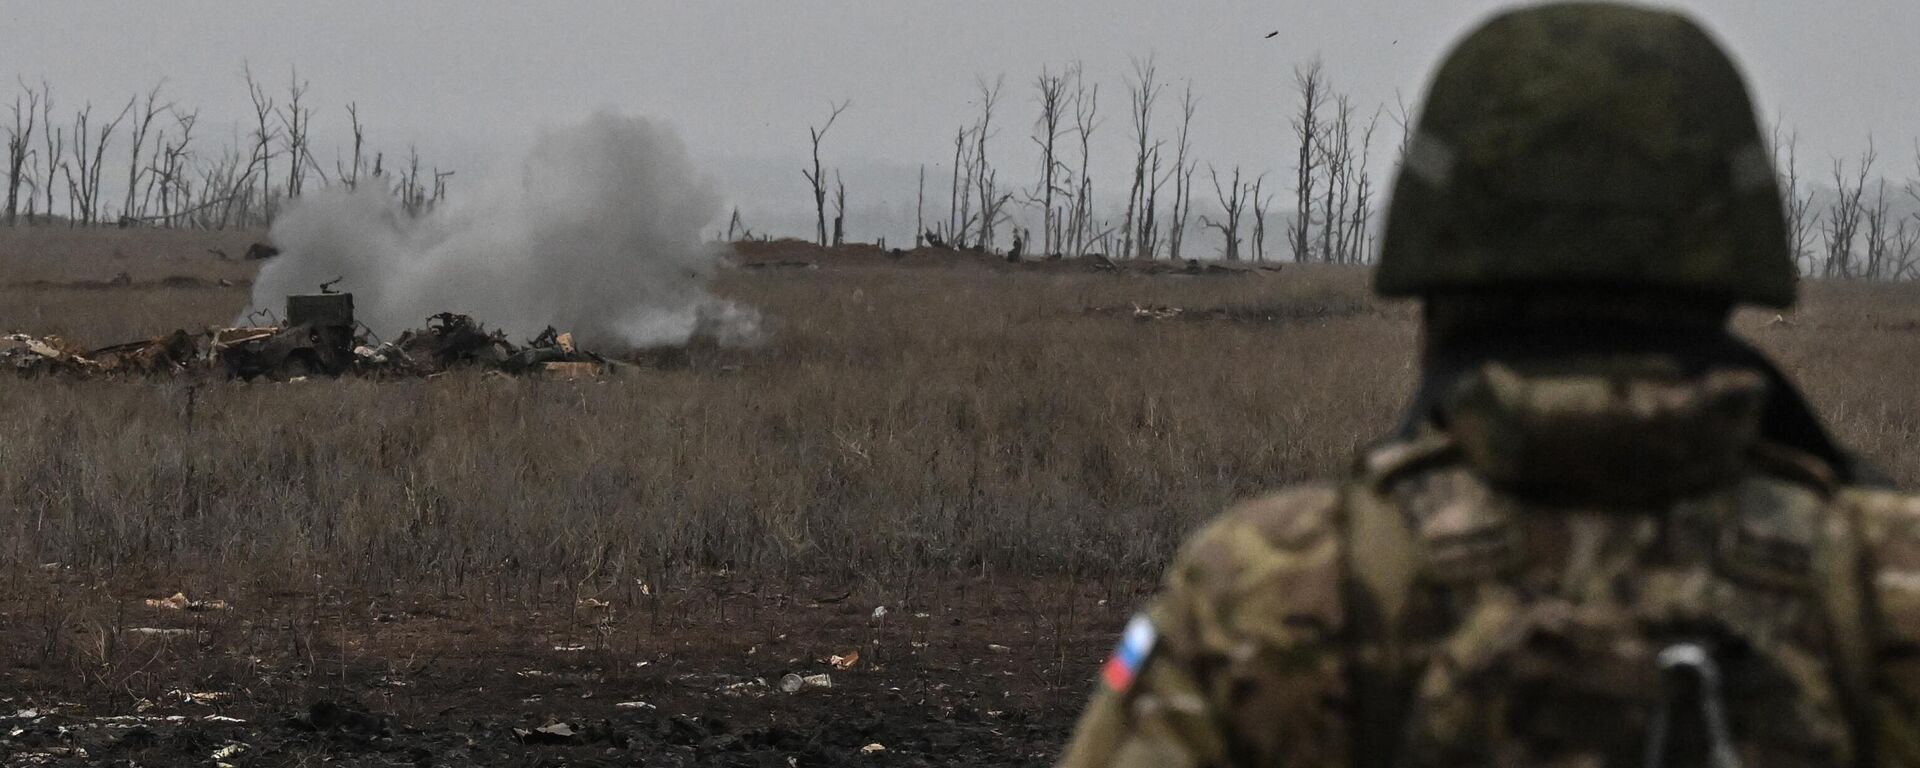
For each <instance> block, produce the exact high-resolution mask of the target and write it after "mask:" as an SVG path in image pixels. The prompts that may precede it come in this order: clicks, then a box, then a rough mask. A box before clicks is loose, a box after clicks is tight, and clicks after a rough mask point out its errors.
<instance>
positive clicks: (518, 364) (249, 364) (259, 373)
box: [0, 293, 622, 381]
mask: <svg viewBox="0 0 1920 768" xmlns="http://www.w3.org/2000/svg"><path fill="white" fill-rule="evenodd" d="M620 365H622V364H621V363H619V362H616V361H614V360H611V359H608V358H606V357H603V356H601V355H598V354H594V353H592V352H588V351H586V350H583V349H580V348H578V347H576V346H575V345H574V343H573V335H572V334H569V333H564V332H561V331H558V330H556V329H553V328H548V329H546V330H545V331H544V332H542V333H541V334H540V335H539V336H537V337H535V338H534V339H532V340H530V341H528V342H527V343H526V344H524V345H519V344H515V343H513V342H512V341H509V340H508V339H507V337H506V335H505V334H504V333H501V332H499V331H489V330H487V328H486V327H485V326H483V325H481V324H480V323H479V322H477V321H475V320H474V319H473V318H471V317H468V316H466V315H460V314H455V313H452V312H442V313H440V314H437V315H434V316H432V317H430V318H427V323H426V327H424V328H420V329H416V330H410V331H407V332H405V333H402V334H401V335H400V338H398V339H395V340H393V341H391V342H382V341H379V340H377V339H375V338H373V337H372V334H371V333H370V332H368V331H367V329H366V327H365V326H363V325H360V324H359V323H356V322H355V321H354V319H353V296H352V294H345V293H338V294H336V293H321V294H312V295H305V296H289V297H287V314H286V319H285V320H284V321H283V322H273V323H270V324H262V325H248V326H239V327H230V328H208V329H206V330H205V331H202V332H200V333H197V334H196V333H188V332H187V331H185V330H176V331H174V332H172V333H169V334H167V335H165V336H160V337H157V338H152V339H146V340H142V341H134V342H127V343H123V344H115V345H113V346H109V347H102V348H99V349H94V350H91V351H89V350H87V349H86V348H84V347H80V346H77V345H75V344H73V343H71V342H69V341H67V340H65V339H61V338H60V337H58V336H41V337H36V336H29V335H26V334H18V333H16V334H11V335H7V336H3V337H0V368H4V369H6V370H9V371H12V372H13V373H15V374H16V375H19V376H22V377H29V378H31V377H38V376H63V377H74V378H113V377H139V376H173V375H193V374H211V375H219V376H224V377H226V378H231V379H240V380H243V381H250V380H254V379H261V378H264V379H268V380H272V381H298V380H302V379H305V378H307V377H311V376H345V375H358V376H368V377H375V378H399V377H426V376H434V375H438V374H440V373H443V372H446V371H448V370H452V369H456V368H477V369H481V370H486V371H499V372H501V373H503V374H513V375H521V374H546V375H553V376H559V377H563V378H569V379H576V378H586V377H593V376H600V375H604V374H607V373H610V372H612V371H613V370H614V369H616V368H617V367H619V366H620Z"/></svg>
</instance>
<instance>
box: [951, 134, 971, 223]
mask: <svg viewBox="0 0 1920 768" xmlns="http://www.w3.org/2000/svg"><path fill="white" fill-rule="evenodd" d="M972 136H973V129H971V128H967V127H965V126H962V127H960V128H958V129H955V130H954V133H953V197H952V199H951V200H949V201H948V208H947V231H946V241H947V244H948V245H950V246H951V247H954V248H965V247H967V231H968V230H969V229H972V227H973V142H972V141H971V140H970V139H971V137H972Z"/></svg>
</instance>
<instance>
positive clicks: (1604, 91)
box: [1375, 3, 1796, 307]
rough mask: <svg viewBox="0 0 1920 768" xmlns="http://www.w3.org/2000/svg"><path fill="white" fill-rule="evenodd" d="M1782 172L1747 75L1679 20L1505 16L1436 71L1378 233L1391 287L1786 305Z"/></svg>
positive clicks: (1575, 13) (1605, 7) (1384, 281)
mask: <svg viewBox="0 0 1920 768" xmlns="http://www.w3.org/2000/svg"><path fill="white" fill-rule="evenodd" d="M1795 277H1796V269H1795V266H1794V261H1793V256H1792V255H1791V254H1790V253H1789V247H1788V244H1787V235H1786V219H1785V215H1784V213H1783V211H1782V207H1781V200H1780V190H1779V184H1778V182H1777V180H1776V179H1775V177H1774V171H1773V163H1772V160H1771V158H1770V155H1769V151H1768V149H1767V145H1766V143H1765V141H1763V139H1762V137H1761V132H1760V126H1759V124H1758V122H1757V120H1756V119H1755V116H1754V108H1753V103H1752V101H1751V99H1750V98H1749V97H1748V95H1747V92H1746V88H1745V86H1744V84H1743V83H1742V81H1741V77H1740V73H1739V72H1738V70H1736V68H1735V67H1734V65H1733V62H1732V61H1731V60H1729V59H1728V57H1727V55H1726V54H1725V52H1723V51H1722V50H1721V49H1720V47H1719V46H1718V45H1717V44H1715V42H1714V41H1713V40H1712V38H1710V37H1708V35H1707V33H1706V32H1704V31H1703V30H1701V29H1700V27H1698V26H1696V25H1695V24H1694V23H1693V22H1692V21H1690V20H1688V19H1687V18H1685V17H1683V16H1680V15H1677V14H1673V13H1666V12H1660V11H1654V10H1648V9H1643V8H1636V7H1632V6H1625V5H1617V4H1609V3H1573V4H1565V5H1550V6H1545V7H1536V8H1531V9H1526V10H1520V11H1515V12H1511V13H1507V14H1505V15H1502V16H1499V17H1497V18H1495V19H1494V20H1493V21H1491V22H1489V23H1488V24H1487V25H1486V26H1484V27H1482V28H1481V29H1480V30H1479V31H1477V32H1475V33H1474V34H1472V35H1471V36H1469V37H1468V38H1467V39H1466V41H1465V42H1463V43H1461V44H1460V46H1459V47H1458V48H1457V49H1455V51H1454V53H1453V55H1452V56H1451V57H1450V58H1448V59H1447V61H1446V62H1445V64H1443V65H1442V66H1441V68H1440V72H1439V74H1438V75H1437V76H1436V77H1435V79H1434V82H1433V87H1432V90H1431V92H1430V93H1429V94H1428V97H1427V102H1426V107H1425V113H1424V115H1423V116H1422V118H1421V120H1420V125H1419V132H1418V134H1417V135H1416V136H1415V137H1414V138H1413V141H1412V144H1411V145H1410V146H1409V148H1408V151H1407V155H1406V157H1405V159H1404V161H1403V163H1402V169H1401V172H1400V178H1399V182H1398V186H1397V187H1396V188H1395V190H1394V197H1393V205H1392V210H1391V212H1390V213H1389V215H1388V218H1387V224H1386V231H1385V236H1384V239H1383V241H1382V244H1381V253H1380V268H1379V271H1378V272H1377V273H1376V276H1375V288H1376V289H1377V290H1378V292H1379V293H1380V294H1381V295H1382V296H1430V295H1434V294H1445V293H1456V292H1486V291H1513V290H1526V291H1535V290H1541V289H1567V290H1571V291H1601V292H1610V293H1619V292H1635V293H1638V292H1660V293H1675V294H1682V295H1696V296H1701V297H1703V298H1716V299H1722V300H1727V301H1730V302H1734V303H1749V304H1759V305H1764V306H1769V307H1785V306H1788V305H1790V304H1792V303H1793V294H1794V280H1795Z"/></svg>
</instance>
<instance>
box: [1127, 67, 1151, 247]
mask: <svg viewBox="0 0 1920 768" xmlns="http://www.w3.org/2000/svg"><path fill="white" fill-rule="evenodd" d="M1158 74H1159V73H1158V68H1157V67H1156V66H1155V64H1154V62H1153V57H1151V56H1149V57H1147V58H1145V59H1134V60H1133V78H1132V79H1131V80H1129V81H1128V82H1127V95H1128V97H1129V101H1128V103H1129V104H1130V107H1131V108H1130V109H1129V111H1128V113H1127V117H1128V119H1129V120H1131V121H1132V123H1133V144H1134V154H1133V186H1132V187H1131V188H1130V189H1129V190H1128V192H1127V212H1126V216H1125V217H1124V218H1123V219H1122V220H1121V225H1120V226H1121V229H1122V230H1124V231H1123V232H1122V233H1121V235H1120V242H1121V245H1120V247H1121V250H1123V251H1125V252H1126V256H1127V257H1128V258H1140V257H1142V256H1146V257H1151V256H1152V254H1151V253H1148V252H1147V251H1146V248H1145V246H1144V243H1143V242H1142V241H1143V240H1144V238H1140V237H1137V235H1139V234H1142V233H1138V232H1135V224H1136V222H1142V221H1144V220H1145V219H1146V218H1147V217H1146V211H1145V210H1144V208H1145V206H1146V205H1147V197H1148V188H1149V187H1150V186H1151V182H1149V180H1148V176H1147V173H1148V163H1150V162H1151V160H1152V158H1151V157H1150V155H1151V154H1152V152H1153V147H1151V146H1149V143H1150V142H1151V141H1152V138H1153V106H1154V103H1155V102H1157V101H1159V98H1160V88H1161V85H1160V83H1158V82H1156V81H1155V80H1156V78H1157V76H1158Z"/></svg>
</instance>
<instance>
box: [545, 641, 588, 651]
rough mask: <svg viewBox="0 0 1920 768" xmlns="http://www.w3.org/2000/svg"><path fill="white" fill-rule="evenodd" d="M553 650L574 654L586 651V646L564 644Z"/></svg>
mask: <svg viewBox="0 0 1920 768" xmlns="http://www.w3.org/2000/svg"><path fill="white" fill-rule="evenodd" d="M553 649H554V650H556V651H560V652H562V653H575V652H578V651H584V650H586V649H587V646H585V645H583V644H581V643H566V644H564V645H556V646H554V647H553Z"/></svg>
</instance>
